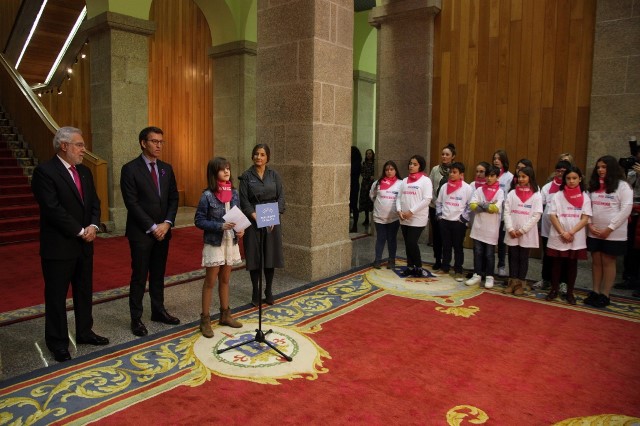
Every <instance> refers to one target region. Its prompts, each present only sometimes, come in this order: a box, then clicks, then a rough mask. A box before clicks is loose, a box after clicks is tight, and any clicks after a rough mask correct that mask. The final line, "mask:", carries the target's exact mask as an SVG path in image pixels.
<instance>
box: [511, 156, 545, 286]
mask: <svg viewBox="0 0 640 426" xmlns="http://www.w3.org/2000/svg"><path fill="white" fill-rule="evenodd" d="M517 179H518V185H517V186H516V189H514V190H513V191H511V192H510V193H509V194H508V195H507V197H506V199H505V202H504V225H505V229H506V235H505V237H504V242H505V244H506V245H507V246H508V248H509V284H508V285H507V288H505V289H504V292H505V293H509V294H510V293H513V294H514V295H516V296H520V295H522V294H524V286H525V284H526V281H525V280H526V278H527V272H529V254H530V251H531V249H532V248H538V245H539V242H538V226H537V224H538V221H539V220H540V216H542V197H541V196H540V191H538V185H537V184H536V177H535V172H534V171H533V169H532V168H531V167H524V168H522V169H521V170H519V171H518V176H517Z"/></svg>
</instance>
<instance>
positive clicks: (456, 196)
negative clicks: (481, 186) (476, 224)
mask: <svg viewBox="0 0 640 426" xmlns="http://www.w3.org/2000/svg"><path fill="white" fill-rule="evenodd" d="M448 186H449V182H447V183H445V184H444V185H442V189H441V190H440V194H439V195H438V200H437V201H436V211H437V212H438V214H440V217H441V218H442V219H444V220H450V221H457V220H460V216H462V214H463V213H465V211H466V210H467V209H468V208H469V200H471V195H473V190H472V189H471V185H469V184H468V183H467V182H464V181H463V182H462V186H461V187H460V188H458V189H456V190H455V191H453V192H452V193H451V194H447V187H448ZM465 216H468V214H467V215H465ZM467 219H468V217H467Z"/></svg>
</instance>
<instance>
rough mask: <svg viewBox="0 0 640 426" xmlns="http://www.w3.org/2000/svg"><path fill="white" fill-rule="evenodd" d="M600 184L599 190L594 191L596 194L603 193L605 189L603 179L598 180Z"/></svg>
mask: <svg viewBox="0 0 640 426" xmlns="http://www.w3.org/2000/svg"><path fill="white" fill-rule="evenodd" d="M598 181H599V182H600V188H598V189H596V192H604V191H606V189H607V186H606V185H605V184H604V179H598Z"/></svg>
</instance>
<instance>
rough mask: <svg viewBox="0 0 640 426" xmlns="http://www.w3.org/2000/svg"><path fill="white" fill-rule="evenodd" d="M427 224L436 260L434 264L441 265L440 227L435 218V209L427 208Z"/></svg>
mask: <svg viewBox="0 0 640 426" xmlns="http://www.w3.org/2000/svg"><path fill="white" fill-rule="evenodd" d="M429 223H430V224H431V236H432V238H431V239H432V243H433V257H434V258H435V259H436V260H435V263H436V264H437V265H440V264H441V263H442V233H441V232H440V225H439V224H438V220H437V218H436V209H435V207H429Z"/></svg>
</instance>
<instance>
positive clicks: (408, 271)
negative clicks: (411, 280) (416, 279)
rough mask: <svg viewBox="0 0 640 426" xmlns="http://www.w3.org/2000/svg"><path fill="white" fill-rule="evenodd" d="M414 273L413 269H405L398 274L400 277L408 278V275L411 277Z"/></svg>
mask: <svg viewBox="0 0 640 426" xmlns="http://www.w3.org/2000/svg"><path fill="white" fill-rule="evenodd" d="M414 271H415V270H414V269H413V267H407V268H405V269H404V271H402V272H400V276H402V277H408V276H410V275H413V273H414Z"/></svg>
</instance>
